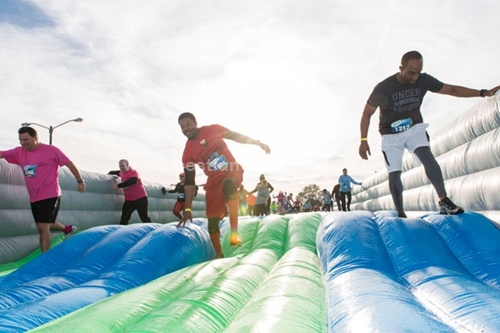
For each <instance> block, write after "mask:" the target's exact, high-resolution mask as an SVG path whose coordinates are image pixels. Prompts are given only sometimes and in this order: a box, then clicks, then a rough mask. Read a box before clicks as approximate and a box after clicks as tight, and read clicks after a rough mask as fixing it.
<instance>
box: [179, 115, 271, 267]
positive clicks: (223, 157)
mask: <svg viewBox="0 0 500 333" xmlns="http://www.w3.org/2000/svg"><path fill="white" fill-rule="evenodd" d="M177 122H178V124H179V126H180V128H181V131H182V133H183V134H184V135H185V136H186V138H187V142H186V146H185V148H184V152H183V154H182V164H183V166H184V173H185V174H186V182H185V185H184V191H185V194H186V202H185V208H184V217H183V218H182V221H180V222H179V224H178V226H179V227H184V225H185V224H186V222H187V221H188V220H192V214H191V207H192V203H193V198H194V192H195V186H196V185H195V173H196V169H195V166H196V165H198V166H199V167H200V168H201V169H202V170H203V171H204V172H205V175H207V181H206V184H205V186H204V189H205V200H206V215H207V218H208V233H209V234H210V240H211V241H212V245H213V247H214V250H215V257H216V258H223V257H224V254H223V253H222V247H221V243H220V229H219V221H220V220H221V219H222V218H223V217H224V216H226V214H227V213H229V223H230V225H231V235H230V238H229V244H230V245H240V244H241V237H240V234H239V232H238V211H239V204H238V194H237V189H238V187H239V186H240V185H241V183H242V181H243V168H242V166H241V165H240V164H239V163H238V162H236V159H235V158H234V157H233V154H232V153H231V151H230V150H229V148H228V147H227V144H226V142H225V141H224V140H225V139H227V140H232V141H235V142H238V143H243V144H252V145H256V146H258V147H260V148H261V149H262V150H264V151H265V152H266V153H267V154H270V153H271V149H270V148H269V146H268V145H266V144H264V143H262V142H260V141H258V140H254V139H252V138H250V137H248V136H246V135H243V134H240V133H237V132H234V131H231V130H229V129H227V128H225V127H223V126H221V125H218V124H215V125H209V126H202V127H198V123H197V121H196V118H195V116H194V115H193V114H192V113H190V112H184V113H182V114H180V115H179V118H178V119H177Z"/></svg>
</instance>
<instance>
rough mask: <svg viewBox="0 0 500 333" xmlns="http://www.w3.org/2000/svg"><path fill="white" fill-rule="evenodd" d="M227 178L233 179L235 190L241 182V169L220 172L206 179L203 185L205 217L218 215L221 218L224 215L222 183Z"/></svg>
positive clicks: (224, 201)
mask: <svg viewBox="0 0 500 333" xmlns="http://www.w3.org/2000/svg"><path fill="white" fill-rule="evenodd" d="M227 178H231V179H232V180H234V185H235V187H236V190H237V189H238V188H239V187H240V185H241V183H242V182H243V169H242V168H240V170H235V171H225V172H220V173H218V174H217V175H215V176H211V177H209V178H208V179H207V183H206V184H205V186H204V187H203V188H204V189H205V202H206V204H207V209H206V214H207V218H212V217H218V218H220V219H222V218H223V217H224V216H226V214H227V207H226V200H225V198H224V190H223V189H222V183H223V181H224V179H227Z"/></svg>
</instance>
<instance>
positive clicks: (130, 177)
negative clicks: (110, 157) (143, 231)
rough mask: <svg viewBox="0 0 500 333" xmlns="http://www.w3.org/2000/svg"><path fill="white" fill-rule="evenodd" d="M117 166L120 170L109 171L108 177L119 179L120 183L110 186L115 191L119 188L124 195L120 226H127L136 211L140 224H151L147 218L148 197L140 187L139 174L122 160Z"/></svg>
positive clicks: (141, 186) (142, 187)
mask: <svg viewBox="0 0 500 333" xmlns="http://www.w3.org/2000/svg"><path fill="white" fill-rule="evenodd" d="M118 166H119V167H120V170H113V171H110V172H108V175H113V176H118V177H120V178H121V183H117V184H114V185H113V186H112V187H113V189H115V190H116V189H119V188H121V189H123V194H124V195H125V202H124V203H123V206H122V216H121V218H120V224H121V225H127V224H128V222H129V221H130V218H131V217H132V213H133V212H134V211H135V210H137V213H138V214H139V217H140V219H141V221H142V222H151V219H150V218H149V216H148V195H147V193H146V189H145V188H144V186H143V185H142V180H141V176H140V175H139V172H137V170H135V169H134V168H132V167H131V166H130V164H129V162H128V161H127V160H124V159H122V160H120V161H119V162H118Z"/></svg>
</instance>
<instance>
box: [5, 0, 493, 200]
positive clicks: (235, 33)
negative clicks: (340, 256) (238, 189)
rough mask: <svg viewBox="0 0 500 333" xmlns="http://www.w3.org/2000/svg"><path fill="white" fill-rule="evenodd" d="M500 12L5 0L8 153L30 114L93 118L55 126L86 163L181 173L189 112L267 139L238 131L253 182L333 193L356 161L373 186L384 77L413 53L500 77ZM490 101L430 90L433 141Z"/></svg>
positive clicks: (440, 71)
mask: <svg viewBox="0 0 500 333" xmlns="http://www.w3.org/2000/svg"><path fill="white" fill-rule="evenodd" d="M499 12H500V2H498V1H497V0H489V1H483V0H478V1H468V0H438V1H436V0H421V1H418V2H415V1H406V0H382V1H359V0H352V1H338V0H337V1H333V0H330V1H325V0H316V1H311V0H286V1H285V0H273V1H269V0H238V1H236V0H166V1H165V0H147V1H133V0H108V1H102V0H86V1H65V0H39V1H26V0H0V80H1V84H0V112H1V121H0V149H2V150H5V149H10V148H12V147H14V146H17V145H18V144H19V143H18V139H17V130H18V128H19V127H20V125H21V123H23V122H35V123H38V124H41V125H44V126H50V125H52V126H56V125H58V124H60V123H63V122H65V121H67V120H71V119H74V118H77V117H81V118H83V119H84V121H83V122H82V123H76V122H75V123H73V122H71V123H68V124H65V125H63V126H61V127H59V128H57V129H55V130H54V132H53V141H54V144H55V145H56V146H58V147H60V148H61V149H62V150H63V151H64V152H65V153H66V154H67V155H68V156H69V157H70V158H71V159H72V160H73V161H74V162H75V164H76V165H77V166H78V167H79V168H80V169H81V170H83V171H90V172H97V173H106V172H107V171H109V170H112V169H117V168H118V160H119V159H121V158H126V159H128V160H129V161H130V163H131V165H132V166H134V167H135V168H136V169H137V170H138V171H139V172H140V173H141V174H142V177H143V179H144V180H145V181H149V182H154V183H161V184H171V183H175V182H177V181H178V177H177V175H178V174H179V172H180V171H182V165H181V155H182V151H183V148H184V143H185V137H184V136H183V135H182V133H181V132H180V129H179V126H178V124H177V116H178V115H179V114H180V113H181V112H184V111H189V112H192V113H194V114H195V115H196V116H197V118H198V124H199V125H206V124H213V123H219V124H221V125H224V126H226V127H227V128H229V129H231V130H233V131H237V132H240V133H243V134H246V135H249V136H250V137H252V138H255V139H259V140H261V141H263V142H265V143H267V144H269V146H270V147H271V149H272V153H271V155H265V153H264V152H263V151H262V150H260V148H258V147H257V146H251V145H240V144H236V143H233V142H229V146H230V149H231V150H232V151H233V154H234V155H235V157H236V159H237V160H238V161H239V162H240V163H241V164H242V165H243V166H244V168H245V170H246V173H245V181H244V185H245V186H246V187H247V188H253V187H254V186H255V184H256V182H257V181H258V176H259V174H261V173H264V174H266V176H267V178H268V180H269V181H270V182H271V183H272V184H273V185H274V187H275V188H276V189H277V190H283V191H288V192H293V193H298V192H299V191H300V190H301V189H302V188H303V187H304V186H306V185H309V184H318V185H319V186H320V187H321V188H328V189H331V188H332V187H333V185H335V184H336V182H337V179H338V176H339V175H340V174H341V170H342V168H344V167H346V168H348V169H349V174H350V175H351V176H353V178H354V179H356V180H358V181H363V179H366V178H368V177H370V176H371V175H372V174H373V173H374V172H377V171H378V172H380V171H383V170H384V166H383V162H382V156H381V153H380V136H379V134H378V132H377V122H378V121H377V120H378V113H377V114H376V115H375V116H374V117H373V119H372V125H371V128H370V133H369V143H370V145H371V147H372V158H371V159H370V160H369V161H363V160H362V159H361V158H360V157H359V156H358V153H357V150H358V145H359V120H360V116H361V112H362V110H363V107H364V104H365V102H366V99H367V97H368V95H369V94H370V92H371V90H372V89H373V87H374V85H375V84H376V83H378V82H379V81H381V80H382V79H384V78H386V77H387V76H389V75H391V74H394V73H395V72H397V71H398V66H399V61H400V58H401V55H402V54H403V53H405V52H406V51H409V50H413V49H416V50H419V51H420V52H421V53H422V54H423V55H424V71H425V72H428V73H430V74H432V75H433V76H435V77H437V78H438V79H440V80H442V81H443V82H445V83H449V84H457V85H464V86H468V87H471V88H477V89H480V88H491V87H493V86H496V85H498V84H500V82H499V75H498V72H497V70H496V68H497V67H498V66H497V63H498V59H499V50H500V45H499V44H498V36H497V33H496V32H495V31H497V27H498V13H499ZM479 101H480V100H479V99H474V98H472V99H458V98H453V97H449V96H443V95H438V94H432V93H430V94H428V95H427V97H426V99H425V103H424V106H423V114H424V119H425V120H426V121H427V122H429V123H430V124H431V126H430V128H429V133H430V134H431V136H432V134H433V133H437V132H438V131H442V130H445V129H446V126H447V125H449V124H450V123H451V122H453V120H454V119H455V118H456V117H458V116H459V115H460V114H462V113H464V112H466V111H467V110H468V109H470V108H471V107H472V106H473V105H474V104H476V103H478V102H479ZM36 128H37V130H38V131H39V133H40V139H41V141H42V142H45V143H48V141H49V135H48V130H47V129H44V128H41V127H36ZM198 182H199V183H203V182H204V177H203V176H200V177H198Z"/></svg>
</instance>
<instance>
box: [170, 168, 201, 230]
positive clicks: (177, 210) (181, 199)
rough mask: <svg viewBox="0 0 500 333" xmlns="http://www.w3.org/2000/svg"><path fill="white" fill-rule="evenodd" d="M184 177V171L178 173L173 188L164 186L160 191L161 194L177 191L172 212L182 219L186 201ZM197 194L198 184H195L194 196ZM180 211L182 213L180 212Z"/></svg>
mask: <svg viewBox="0 0 500 333" xmlns="http://www.w3.org/2000/svg"><path fill="white" fill-rule="evenodd" d="M185 179H186V175H185V174H184V172H182V173H180V174H179V180H180V182H178V183H177V184H176V185H175V187H174V189H172V190H167V189H166V188H165V187H162V189H161V191H162V193H163V194H167V193H177V201H176V202H175V205H174V208H173V209H172V213H174V215H175V216H176V217H178V218H179V219H180V220H182V218H183V215H184V203H185V202H186V200H185V195H184V180H185ZM197 194H198V186H196V188H195V190H194V196H195V197H196V195H197ZM181 212H182V214H181Z"/></svg>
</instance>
